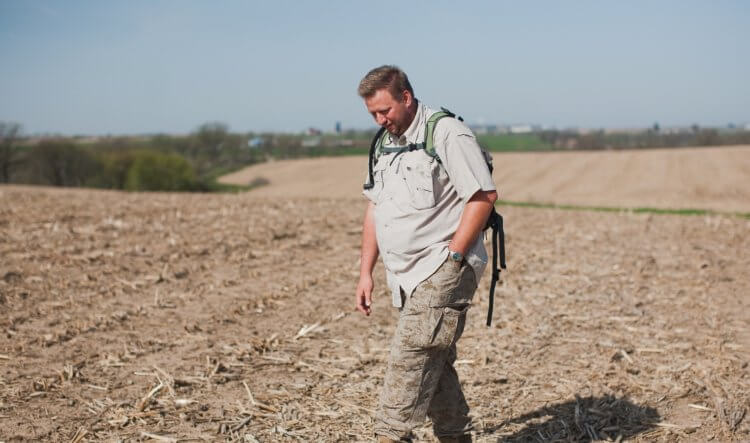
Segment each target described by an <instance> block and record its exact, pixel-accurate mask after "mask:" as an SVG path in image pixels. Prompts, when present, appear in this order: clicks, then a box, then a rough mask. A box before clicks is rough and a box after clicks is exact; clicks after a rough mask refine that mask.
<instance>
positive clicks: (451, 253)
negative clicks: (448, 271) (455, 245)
mask: <svg viewBox="0 0 750 443" xmlns="http://www.w3.org/2000/svg"><path fill="white" fill-rule="evenodd" d="M448 253H449V257H450V259H451V260H453V261H454V262H456V263H461V262H462V261H464V255H463V254H461V253H460V252H456V251H451V250H450V249H448Z"/></svg>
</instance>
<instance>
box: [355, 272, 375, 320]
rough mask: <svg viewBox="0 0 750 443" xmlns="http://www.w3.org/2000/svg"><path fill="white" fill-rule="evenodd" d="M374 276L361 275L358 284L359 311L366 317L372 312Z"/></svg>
mask: <svg viewBox="0 0 750 443" xmlns="http://www.w3.org/2000/svg"><path fill="white" fill-rule="evenodd" d="M372 288H373V282H372V276H370V275H361V276H360V277H359V283H358V284H357V295H356V297H357V310H358V311H359V312H361V313H363V314H365V315H368V316H369V315H370V312H372V307H371V306H372Z"/></svg>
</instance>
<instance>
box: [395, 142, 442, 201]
mask: <svg viewBox="0 0 750 443" xmlns="http://www.w3.org/2000/svg"><path fill="white" fill-rule="evenodd" d="M409 154H411V155H404V158H403V159H402V160H401V164H400V165H399V174H398V175H399V177H400V178H401V180H403V184H404V187H405V188H406V191H407V192H406V193H405V195H404V197H406V199H407V200H408V201H407V202H406V203H408V204H409V206H411V207H413V208H414V209H428V208H432V207H434V206H435V184H434V177H435V173H436V172H437V171H435V170H434V169H435V168H436V167H439V165H438V163H437V161H435V159H434V158H431V157H429V156H428V155H427V154H425V153H424V152H421V151H419V152H413V153H409Z"/></svg>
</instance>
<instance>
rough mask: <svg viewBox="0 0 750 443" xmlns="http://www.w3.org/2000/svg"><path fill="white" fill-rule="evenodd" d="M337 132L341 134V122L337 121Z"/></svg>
mask: <svg viewBox="0 0 750 443" xmlns="http://www.w3.org/2000/svg"><path fill="white" fill-rule="evenodd" d="M336 134H341V122H336Z"/></svg>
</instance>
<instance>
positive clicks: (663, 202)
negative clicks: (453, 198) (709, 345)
mask: <svg viewBox="0 0 750 443" xmlns="http://www.w3.org/2000/svg"><path fill="white" fill-rule="evenodd" d="M493 158H494V160H493V162H494V165H495V173H494V174H493V175H494V178H495V182H496V183H497V186H498V189H499V190H500V194H501V198H502V199H504V200H510V201H529V202H539V203H556V204H575V205H590V206H622V207H643V206H648V207H659V208H701V209H712V210H719V211H740V212H750V185H749V183H750V146H732V147H716V148H713V147H712V148H689V149H649V150H626V151H594V152H582V151H576V152H529V153H495V154H493ZM366 175H367V158H366V157H337V158H316V159H300V160H287V161H277V162H272V163H264V164H258V165H254V166H250V167H248V168H246V169H243V170H241V171H238V172H235V173H233V174H229V175H226V176H224V177H222V179H221V181H222V182H224V183H230V184H240V185H245V184H248V183H251V182H252V181H253V180H255V179H258V178H263V179H266V180H268V181H270V183H271V186H267V187H265V188H263V189H257V190H256V191H255V192H257V193H258V194H259V195H264V196H273V197H319V196H327V197H357V196H358V195H359V194H360V193H361V190H362V183H363V182H364V180H365V177H366Z"/></svg>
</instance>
